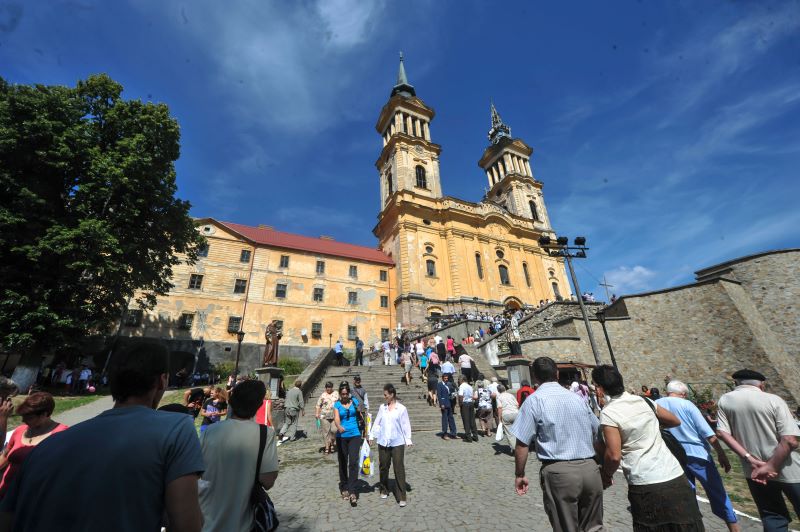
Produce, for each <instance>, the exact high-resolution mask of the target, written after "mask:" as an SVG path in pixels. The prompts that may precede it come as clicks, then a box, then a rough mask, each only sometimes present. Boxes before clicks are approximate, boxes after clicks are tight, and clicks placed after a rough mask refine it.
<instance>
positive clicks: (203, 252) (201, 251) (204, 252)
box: [197, 244, 208, 257]
mask: <svg viewBox="0 0 800 532" xmlns="http://www.w3.org/2000/svg"><path fill="white" fill-rule="evenodd" d="M197 256H198V257H208V244H203V245H202V246H200V247H199V248H197Z"/></svg>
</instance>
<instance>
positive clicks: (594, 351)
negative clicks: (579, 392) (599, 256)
mask: <svg viewBox="0 0 800 532" xmlns="http://www.w3.org/2000/svg"><path fill="white" fill-rule="evenodd" d="M561 255H562V256H563V257H564V258H565V259H567V266H569V275H570V277H572V285H573V286H574V287H575V292H576V294H577V295H578V304H579V305H580V307H581V314H582V315H583V323H585V324H586V334H587V335H588V336H589V344H591V346H592V354H593V355H594V362H595V364H597V365H598V366H599V365H601V364H602V362H600V353H599V352H598V351H597V346H596V345H595V343H594V336H593V335H592V327H591V325H589V316H587V315H586V307H585V306H584V305H583V298H582V297H581V287H580V286H578V278H577V277H575V270H574V269H573V268H572V256H571V255H570V254H569V251H567V250H566V249H564V250H561Z"/></svg>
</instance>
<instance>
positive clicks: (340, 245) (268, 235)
mask: <svg viewBox="0 0 800 532" xmlns="http://www.w3.org/2000/svg"><path fill="white" fill-rule="evenodd" d="M219 223H220V224H222V225H223V226H225V227H227V228H228V229H230V230H232V231H235V232H236V233H238V234H240V235H242V236H243V237H244V238H246V239H248V240H252V241H253V242H256V243H257V244H263V245H265V246H274V247H278V248H285V249H297V250H301V251H310V252H312V253H320V254H322V255H332V256H334V257H345V258H348V259H358V260H364V261H367V262H377V263H380V264H391V265H394V261H393V260H392V259H391V257H389V256H388V255H387V254H386V253H384V252H383V251H380V250H378V249H372V248H368V247H364V246H356V245H355V244H345V243H344V242H336V241H335V240H328V239H323V238H313V237H310V236H303V235H295V234H292V233H284V232H282V231H275V230H274V229H268V228H263V227H250V226H249V225H242V224H235V223H231V222H219Z"/></svg>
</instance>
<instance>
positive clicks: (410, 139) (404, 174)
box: [375, 53, 442, 211]
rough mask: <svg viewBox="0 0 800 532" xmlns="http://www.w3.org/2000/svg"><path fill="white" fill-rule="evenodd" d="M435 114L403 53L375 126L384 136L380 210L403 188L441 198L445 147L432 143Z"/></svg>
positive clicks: (379, 163) (378, 167)
mask: <svg viewBox="0 0 800 532" xmlns="http://www.w3.org/2000/svg"><path fill="white" fill-rule="evenodd" d="M434 115H435V113H434V111H433V109H431V108H430V107H428V106H427V105H425V103H424V102H423V101H422V100H421V99H419V98H418V97H417V93H416V90H415V89H414V86H413V85H411V84H410V83H409V82H408V77H407V76H406V69H405V66H404V64H403V54H402V53H401V54H400V67H399V69H398V72H397V84H396V85H395V86H394V88H392V92H391V94H390V95H389V101H388V102H386V105H384V106H383V109H381V113H380V116H379V117H378V123H377V124H376V125H375V129H376V130H377V131H378V133H379V134H380V135H381V137H382V139H383V149H382V150H381V154H380V157H378V160H377V161H376V162H375V166H376V167H377V169H378V175H379V177H380V193H381V206H380V208H381V211H383V210H384V209H385V208H386V207H387V206H388V205H389V203H390V202H391V200H392V198H393V197H395V195H396V193H397V192H398V191H401V190H402V191H411V192H413V193H415V194H418V195H421V196H425V197H430V198H441V197H442V186H441V180H440V177H439V153H441V151H442V148H441V146H439V145H438V144H434V143H433V142H431V131H430V123H431V121H432V120H433V117H434Z"/></svg>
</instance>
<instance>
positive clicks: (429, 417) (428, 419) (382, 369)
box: [306, 357, 442, 432]
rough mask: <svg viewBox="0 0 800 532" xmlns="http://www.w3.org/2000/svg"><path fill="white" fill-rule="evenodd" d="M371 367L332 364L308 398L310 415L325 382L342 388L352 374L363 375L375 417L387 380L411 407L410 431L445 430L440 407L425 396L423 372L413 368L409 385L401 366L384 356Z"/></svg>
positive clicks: (351, 378) (399, 398) (398, 395)
mask: <svg viewBox="0 0 800 532" xmlns="http://www.w3.org/2000/svg"><path fill="white" fill-rule="evenodd" d="M372 363H373V364H378V363H380V364H381V365H372V366H349V367H347V366H329V367H328V369H327V370H326V372H325V375H324V376H323V377H322V378H321V379H320V380H319V383H318V384H317V386H316V388H315V389H314V391H313V392H312V393H311V396H310V397H308V399H307V406H306V414H307V415H308V414H309V413H310V414H311V418H312V419H313V415H314V405H316V402H317V399H318V398H319V395H320V394H321V393H322V392H323V391H324V390H325V382H327V381H331V382H333V386H334V389H338V388H339V383H340V382H342V381H347V382H349V383H350V386H351V387H352V385H353V376H354V375H361V385H362V386H363V387H364V389H365V390H367V398H368V400H369V403H370V409H369V410H370V412H371V413H372V415H373V416H375V414H376V413H377V412H378V407H379V406H380V404H381V403H383V386H384V385H385V384H386V383H392V384H394V387H395V389H396V390H397V399H398V401H400V402H401V403H403V405H405V407H406V408H407V409H408V416H409V418H410V420H411V430H412V431H414V432H417V431H435V432H440V431H441V429H442V423H441V419H442V417H441V413H440V410H439V407H435V406H429V405H428V403H427V401H426V399H425V396H426V393H427V391H428V387H427V384H424V383H423V382H422V379H421V378H420V372H419V370H418V369H417V368H414V369H413V371H412V372H411V375H412V380H411V384H410V385H408V386H407V385H406V384H405V383H404V382H403V381H402V380H401V379H402V377H403V369H402V366H397V365H392V366H384V365H382V364H383V357H381V358H380V360H375V361H372Z"/></svg>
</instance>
